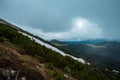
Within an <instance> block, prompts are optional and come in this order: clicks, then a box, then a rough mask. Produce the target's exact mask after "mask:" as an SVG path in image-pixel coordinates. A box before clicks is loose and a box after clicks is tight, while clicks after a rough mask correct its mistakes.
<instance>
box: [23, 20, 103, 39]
mask: <svg viewBox="0 0 120 80" xmlns="http://www.w3.org/2000/svg"><path fill="white" fill-rule="evenodd" d="M21 28H23V29H25V30H27V31H29V32H31V33H33V34H35V35H37V36H40V37H42V38H44V39H46V40H51V39H58V40H85V39H98V38H102V29H101V28H100V27H99V26H98V25H97V24H96V23H94V22H91V21H89V20H87V19H85V18H75V19H73V20H72V21H71V27H70V28H69V29H68V30H66V31H61V32H43V31H42V30H41V29H34V28H32V27H21Z"/></svg>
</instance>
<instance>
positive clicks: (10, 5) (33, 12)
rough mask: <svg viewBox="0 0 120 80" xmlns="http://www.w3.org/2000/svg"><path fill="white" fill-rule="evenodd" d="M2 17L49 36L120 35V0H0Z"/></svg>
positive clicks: (23, 27) (95, 37)
mask: <svg viewBox="0 0 120 80" xmlns="http://www.w3.org/2000/svg"><path fill="white" fill-rule="evenodd" d="M0 18H2V19H5V20H7V21H9V22H12V23H14V24H16V25H18V27H20V28H22V29H25V30H26V31H29V32H31V33H33V34H35V35H38V36H40V37H42V38H44V39H46V40H51V39H58V40H86V39H98V38H106V39H120V0H0Z"/></svg>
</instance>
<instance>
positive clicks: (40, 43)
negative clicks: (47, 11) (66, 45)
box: [0, 21, 120, 80]
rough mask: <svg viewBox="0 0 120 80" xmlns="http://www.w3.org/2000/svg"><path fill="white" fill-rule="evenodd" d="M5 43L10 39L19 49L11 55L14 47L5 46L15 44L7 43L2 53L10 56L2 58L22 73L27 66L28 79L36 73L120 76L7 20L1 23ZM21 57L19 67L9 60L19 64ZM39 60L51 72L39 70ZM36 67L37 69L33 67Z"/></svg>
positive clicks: (109, 79)
mask: <svg viewBox="0 0 120 80" xmlns="http://www.w3.org/2000/svg"><path fill="white" fill-rule="evenodd" d="M1 22H2V21H1ZM5 43H10V44H11V45H13V46H14V48H15V49H14V48H12V50H13V51H15V53H14V52H13V54H15V56H14V57H13V56H12V57H10V55H9V53H10V52H11V50H7V51H2V50H4V48H7V49H8V48H11V47H12V46H11V45H9V47H7V46H4V48H1V50H0V52H1V51H2V52H1V53H0V54H3V53H4V52H5V53H7V55H5V56H8V57H7V60H6V57H4V56H2V58H5V59H4V60H6V62H4V60H3V59H1V61H3V62H2V63H4V64H7V65H4V66H5V67H6V68H7V67H8V68H12V70H15V71H17V73H19V67H20V68H21V67H23V72H22V73H21V74H24V72H25V74H24V76H25V77H26V78H29V79H27V80H39V79H37V78H36V79H34V76H36V75H39V76H41V77H42V78H45V79H47V80H76V79H77V80H119V79H120V78H119V74H114V73H112V72H110V71H105V70H104V69H103V68H100V67H96V66H93V65H92V64H91V65H88V64H87V63H85V64H84V63H81V62H82V61H81V60H80V61H81V62H80V61H79V59H78V58H77V59H76V57H74V56H71V55H69V54H65V52H64V51H61V50H59V49H57V48H56V47H54V46H52V45H50V44H48V43H47V42H45V41H44V40H41V39H39V38H37V37H35V36H34V35H32V34H30V33H28V32H25V31H24V30H21V29H20V28H18V27H15V26H13V25H11V24H10V23H9V24H8V23H7V24H5V22H4V24H3V23H0V44H5ZM51 46H52V47H51ZM56 49H57V50H56ZM58 53H59V54H58ZM61 53H63V54H61ZM16 54H17V55H16ZM8 59H10V60H8ZM80 59H81V58H80ZM11 61H12V62H11ZM16 61H18V62H16ZM19 61H20V64H21V66H18V68H16V69H14V67H10V66H9V64H8V63H11V64H12V66H13V65H14V64H16V66H17V64H18V63H19ZM78 61H79V62H78ZM14 62H16V63H14ZM85 62H86V61H85ZM37 63H40V65H41V66H42V67H43V68H45V71H46V72H47V73H46V74H47V76H45V75H44V74H43V73H44V71H43V69H42V70H41V71H40V72H39V73H38V67H35V66H38V65H39V64H37ZM2 66H3V64H1V65H0V68H1V67H2ZM16 66H15V67H16ZM26 66H27V69H26ZM31 67H32V71H31ZM2 68H3V67H2ZM33 68H34V70H35V71H34V70H33ZM2 70H3V69H2ZM5 70H6V69H5ZM26 70H27V71H26ZM29 70H30V71H31V72H32V74H35V75H34V76H31V72H29ZM36 70H37V72H36ZM42 71H43V72H42ZM26 72H27V73H26ZM41 74H42V75H41ZM0 76H1V75H0ZM24 76H23V77H24ZM37 77H38V76H37ZM74 77H75V78H74ZM30 78H31V79H30ZM41 80H44V79H41Z"/></svg>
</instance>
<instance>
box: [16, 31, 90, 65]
mask: <svg viewBox="0 0 120 80" xmlns="http://www.w3.org/2000/svg"><path fill="white" fill-rule="evenodd" d="M18 32H19V33H21V34H23V35H25V36H28V37H29V38H31V40H35V42H37V43H39V44H41V45H43V46H45V47H46V48H49V49H52V50H53V51H55V52H57V53H59V54H61V55H62V56H69V57H71V58H73V59H74V60H77V61H78V62H81V63H83V64H87V65H90V63H89V62H86V61H85V60H84V59H83V58H77V57H74V56H72V55H69V54H66V53H64V52H63V51H61V50H59V49H58V48H56V47H54V46H52V45H50V44H47V43H45V42H43V41H41V40H39V39H37V38H35V37H33V36H31V35H28V34H26V33H24V32H21V31H18Z"/></svg>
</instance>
